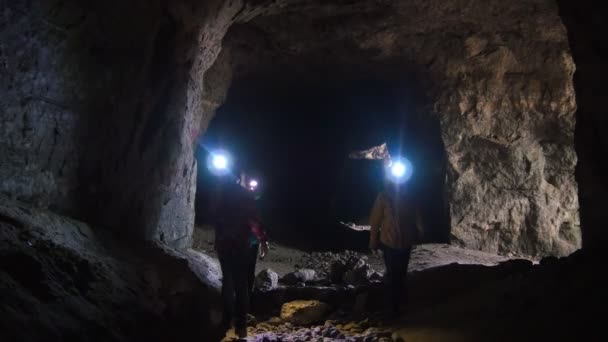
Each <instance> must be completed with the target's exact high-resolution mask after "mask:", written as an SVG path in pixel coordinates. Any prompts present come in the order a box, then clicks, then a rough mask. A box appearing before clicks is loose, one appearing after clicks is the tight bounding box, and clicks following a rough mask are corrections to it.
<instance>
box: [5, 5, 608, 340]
mask: <svg viewBox="0 0 608 342" xmlns="http://www.w3.org/2000/svg"><path fill="white" fill-rule="evenodd" d="M559 3H560V5H562V6H563V7H562V9H563V11H562V12H563V13H562V14H563V15H564V18H565V19H566V20H565V22H566V24H567V25H568V26H569V29H570V37H571V38H572V39H573V42H571V43H572V46H573V52H574V55H575V58H576V59H578V60H579V61H580V62H579V65H580V70H581V73H580V74H579V75H578V76H577V77H578V78H577V82H578V83H577V90H578V91H579V101H581V111H580V113H579V118H582V119H583V120H581V121H580V124H581V125H579V126H578V127H577V129H578V130H577V136H578V138H579V141H577V147H578V149H579V151H578V152H579V156H582V158H581V160H580V162H581V163H583V162H584V163H586V164H585V165H583V164H581V165H580V166H579V174H578V178H579V181H581V184H584V188H583V192H582V195H581V198H583V199H584V203H583V205H584V210H583V213H584V215H583V217H584V218H586V221H585V222H587V223H588V224H589V225H598V223H600V224H603V222H604V221H602V219H603V218H605V215H606V214H605V210H604V207H605V206H604V205H603V203H605V196H604V192H605V191H604V190H605V189H606V184H605V181H602V179H603V178H602V177H603V175H604V173H605V172H603V170H604V167H603V166H602V165H603V163H602V161H601V157H602V156H603V155H604V154H605V153H604V154H603V153H602V152H604V151H605V145H606V144H605V138H603V134H602V133H603V132H604V131H605V123H604V122H605V120H602V113H603V112H602V109H603V103H605V101H604V97H605V94H604V93H603V92H601V90H600V89H601V86H603V82H604V77H603V75H604V74H605V67H603V64H602V63H601V62H602V59H601V57H602V56H603V55H604V54H605V53H604V50H603V49H601V48H598V47H596V46H595V45H597V43H596V41H597V42H601V41H603V39H604V38H603V36H598V35H600V33H599V32H602V31H603V30H601V29H598V26H601V25H600V24H597V23H595V22H601V20H599V19H601V16H600V17H599V19H598V20H595V21H585V19H582V20H578V18H577V12H575V10H577V9H580V8H582V9H583V10H584V11H586V12H585V13H591V12H595V11H596V10H597V8H596V7H593V6H591V5H589V7H588V8H585V7H583V6H582V5H580V6H579V4H578V3H579V1H570V0H560V1H559ZM584 3H585V4H587V2H586V1H585V2H584ZM582 22H584V23H582ZM579 25H580V26H579ZM229 29H230V32H229ZM227 32H228V33H227ZM590 37H592V38H590ZM587 40H589V41H591V42H588V41H587ZM222 47H224V49H225V50H224V51H222ZM588 56H592V57H588ZM587 62H588V63H587ZM214 63H215V64H214ZM287 69H290V70H294V71H296V72H300V74H302V73H309V72H311V71H314V72H312V73H313V74H314V73H317V74H318V73H319V72H321V73H323V72H328V71H331V72H339V73H342V74H370V75H374V76H375V77H380V78H383V77H386V78H387V79H390V78H391V77H392V78H401V77H404V79H407V80H411V81H412V84H413V86H412V88H414V90H415V92H414V93H415V94H416V97H417V100H418V101H416V104H415V108H413V109H412V111H411V113H410V114H411V115H412V116H415V117H417V118H419V119H420V120H419V121H420V125H421V127H422V126H433V125H438V126H439V131H440V139H439V140H441V141H440V143H441V144H443V147H442V150H443V151H442V152H443V153H444V154H445V158H444V159H441V158H438V159H433V160H430V161H429V162H428V164H429V167H430V168H429V170H432V171H429V172H428V173H429V177H431V178H432V179H433V181H434V182H436V183H442V185H443V183H444V182H445V186H446V187H447V199H446V201H447V204H449V212H446V214H449V217H450V220H451V233H452V238H453V241H454V242H456V243H459V244H462V245H464V246H467V247H472V248H477V249H482V250H486V251H495V252H501V253H514V254H522V255H530V256H541V255H548V254H553V255H564V254H568V253H570V252H572V251H574V250H575V249H576V248H578V247H579V245H580V228H579V218H578V201H577V185H576V182H575V179H574V167H575V164H576V162H577V156H576V154H575V153H574V124H575V122H574V119H575V117H574V111H575V108H576V104H575V99H574V90H573V85H572V75H573V73H574V71H575V67H574V64H573V61H572V58H571V56H570V51H569V46H568V41H567V35H566V30H565V28H564V26H563V24H562V21H561V20H560V17H559V16H558V12H557V5H556V3H555V2H554V1H551V0H513V1H500V0H474V1H471V0H451V1H444V0H408V1H405V0H403V1H383V0H376V1H363V0H361V1H341V0H303V1H300V0H298V1H296V0H279V1H272V2H265V1H257V0H247V1H246V0H233V1H222V0H210V1H195V0H179V1H177V0H176V1H169V0H154V1H147V0H136V1H127V2H125V1H118V0H110V1H87V2H80V1H64V0H52V1H26V0H14V1H9V0H0V73H1V75H2V77H0V94H1V95H2V96H0V161H1V162H0V193H1V194H2V197H1V198H0V203H1V204H2V207H1V208H0V226H1V229H0V234H1V235H2V239H0V252H1V253H2V258H1V259H2V261H1V263H2V268H1V272H0V285H2V286H1V287H0V291H2V292H1V293H2V294H3V296H2V298H3V300H2V307H1V309H2V317H3V318H6V317H8V319H7V320H4V319H3V321H2V325H3V326H2V329H0V330H2V334H3V335H2V337H4V336H7V338H6V339H3V340H11V339H23V338H21V337H23V335H24V334H31V336H29V337H30V338H29V339H30V340H48V338H49V337H51V339H52V338H55V339H66V340H69V339H78V338H79V337H82V336H84V335H83V334H84V331H83V330H82V329H87V335H88V336H93V337H95V338H99V339H100V340H112V339H116V340H121V336H114V335H112V334H113V332H116V334H124V335H122V337H124V338H128V337H134V334H136V333H141V332H142V331H150V330H137V329H138V328H140V327H141V326H140V325H138V324H141V325H143V324H146V325H147V327H149V326H152V327H158V328H159V330H162V327H164V326H165V325H163V324H179V322H182V321H184V320H183V319H184V318H192V317H194V316H193V315H191V314H192V313H197V314H198V313H200V312H203V313H204V314H205V315H206V314H209V315H211V312H212V310H211V306H212V305H210V304H209V302H210V300H211V298H212V296H211V295H210V293H211V292H209V291H210V289H211V288H212V287H213V286H212V283H215V284H216V285H217V279H215V281H212V280H213V279H214V278H213V274H214V272H211V271H210V270H212V269H213V267H212V266H210V265H208V264H206V263H205V262H206V258H205V257H204V256H201V255H192V254H190V252H189V251H187V250H185V248H186V247H188V246H189V244H190V240H191V234H192V228H193V222H194V211H193V206H194V191H195V177H196V163H195V161H194V158H193V146H194V144H195V142H196V139H197V138H198V136H199V135H200V134H203V133H204V129H205V128H206V127H207V125H208V123H209V121H210V120H211V118H212V115H213V112H214V110H215V109H216V108H217V107H218V106H219V104H220V103H221V102H222V101H223V98H224V96H225V94H226V90H227V88H228V87H229V85H230V83H231V81H232V82H238V80H239V78H241V77H245V76H246V75H251V74H252V73H259V74H262V75H270V74H272V72H273V71H275V72H277V70H279V71H280V70H287ZM596 72H598V73H597V74H596ZM600 72H601V73H600ZM371 119H373V118H372V117H371V115H370V120H371ZM428 131H430V129H426V128H424V129H420V132H428ZM587 135H589V138H588V139H587V138H583V136H587ZM421 138H426V139H429V140H433V139H435V137H433V136H431V135H429V136H426V137H425V136H424V134H423V136H422V137H421ZM435 142H436V141H435ZM441 144H439V145H441ZM421 145H424V142H421ZM436 145H437V144H436ZM436 145H434V146H436ZM585 150H588V151H590V152H588V153H582V152H583V151H585ZM420 154H421V155H423V156H424V155H427V154H426V151H424V150H422V151H421V152H420ZM428 155H441V154H439V153H437V154H434V153H428ZM446 174H447V179H446V177H445V175H446ZM199 190H200V191H205V189H199ZM15 200H17V201H20V202H15ZM23 203H27V205H24V204H23ZM47 210H51V211H52V212H54V213H60V214H62V215H65V216H69V217H72V218H77V219H79V220H80V221H75V220H72V219H68V218H65V217H62V216H57V215H56V214H54V213H51V212H49V211H47ZM83 221H84V222H86V223H82V222H83ZM598 226H599V227H601V225H598ZM106 230H107V231H109V232H111V234H107V236H106V233H108V232H107V231H106ZM586 231H587V232H593V233H591V234H589V236H590V237H597V242H596V243H595V245H598V246H602V244H603V243H604V242H605V240H606V239H605V237H606V233H605V230H603V231H604V232H602V230H601V229H597V228H591V227H589V228H587V230H586ZM102 235H103V236H104V237H106V238H104V239H101V238H98V237H99V236H102ZM127 237H128V238H129V239H127ZM142 240H147V241H148V242H150V243H151V245H153V246H154V247H150V250H147V249H146V250H145V251H134V250H130V249H129V248H124V246H123V245H121V244H127V245H128V246H129V247H132V246H134V245H138V246H141V244H134V243H135V242H138V243H141V242H142ZM587 241H591V239H590V238H588V239H587ZM120 246H122V248H121V247H120ZM114 248H116V249H117V250H119V252H116V250H114ZM172 248H176V249H172ZM144 249H145V248H144ZM178 250H179V251H178ZM141 260H149V261H150V263H149V264H146V267H145V269H142V268H141V265H142V263H141ZM15 265H20V267H16V266H15ZM167 270H169V271H167ZM171 271H175V272H176V273H178V276H177V278H176V275H175V274H174V273H172V272H171ZM166 272H168V273H166ZM176 279H177V280H176ZM142 282H144V283H146V284H148V286H143V285H142ZM146 291H148V293H147V294H145V293H146ZM303 291H304V290H303ZM108 292H112V293H111V295H108V296H105V294H108ZM573 292H574V291H573ZM199 296H202V298H203V299H204V300H200V299H201V297H199ZM206 296H210V297H206ZM150 298H152V299H151V300H150ZM4 299H6V300H4ZM56 299H62V300H63V301H62V305H63V306H55V305H54V302H53V300H56ZM146 303H152V304H153V307H152V308H150V307H146ZM184 307H185V308H186V309H184ZM522 307H524V306H523V305H522ZM123 309H124V310H127V311H123ZM16 310H31V311H16ZM199 310H200V311H199ZM133 311H136V312H133ZM33 312H36V313H37V314H38V316H36V317H38V318H39V319H38V320H36V321H35V322H32V320H31V319H30V318H31V317H32V315H33V314H32V313H33ZM127 316H128V317H130V318H134V319H133V320H129V319H127V318H128V317H127ZM123 317H124V318H125V320H122V318H123ZM168 317H169V319H168ZM26 318H27V319H26ZM55 318H59V319H58V320H56V319H55ZM139 318H142V319H141V320H140V319H139ZM197 318H199V316H197ZM186 321H187V320H186ZM201 321H202V322H205V321H207V320H205V319H202V318H200V319H197V322H198V323H200V322H201ZM209 321H211V317H209ZM93 322H95V323H93ZM130 322H134V323H133V324H134V325H130ZM167 322H169V323H167ZM184 322H185V321H184ZM157 323H158V324H159V325H158V326H156V325H155V324H157ZM92 325H93V326H92ZM125 325H126V327H125ZM6 327H8V328H9V329H6ZM190 327H196V325H195V324H192V325H191V326H190ZM172 328H175V326H172ZM203 328H208V327H203ZM125 329H126V330H125ZM129 329H133V330H129ZM153 330H154V329H153ZM90 331H95V332H104V334H106V333H107V334H109V335H103V334H101V333H100V334H98V335H91V334H90ZM173 331H179V332H183V331H184V330H180V329H173ZM155 332H156V330H154V331H152V332H151V334H154V333H155ZM35 334H39V336H38V337H39V338H36V336H34V335H35ZM152 336H154V335H152ZM137 337H140V338H141V337H142V336H137ZM143 337H147V336H143ZM172 337H173V338H175V336H172Z"/></svg>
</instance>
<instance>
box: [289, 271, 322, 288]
mask: <svg viewBox="0 0 608 342" xmlns="http://www.w3.org/2000/svg"><path fill="white" fill-rule="evenodd" d="M316 274H317V273H316V271H315V270H310V269H301V270H297V271H295V272H290V273H287V274H286V275H284V276H283V278H281V282H282V283H284V284H287V285H297V284H298V283H306V282H311V281H313V280H315V276H316Z"/></svg>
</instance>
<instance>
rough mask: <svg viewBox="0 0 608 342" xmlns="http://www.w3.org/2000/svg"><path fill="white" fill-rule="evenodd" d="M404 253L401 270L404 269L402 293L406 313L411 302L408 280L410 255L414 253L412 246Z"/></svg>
mask: <svg viewBox="0 0 608 342" xmlns="http://www.w3.org/2000/svg"><path fill="white" fill-rule="evenodd" d="M403 253H404V255H403V258H402V261H401V270H402V273H403V274H402V276H401V282H402V285H401V294H402V296H403V298H404V301H405V308H406V312H405V313H406V314H407V307H408V304H409V293H408V281H407V269H408V266H409V264H410V256H411V254H412V247H409V248H406V249H405V250H404V251H403Z"/></svg>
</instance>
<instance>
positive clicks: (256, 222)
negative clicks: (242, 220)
mask: <svg viewBox="0 0 608 342" xmlns="http://www.w3.org/2000/svg"><path fill="white" fill-rule="evenodd" d="M247 209H248V219H249V226H250V227H251V231H252V232H253V234H254V235H255V236H256V237H257V238H258V240H259V241H260V243H265V242H266V241H267V240H268V236H267V234H266V229H264V225H263V224H262V220H261V219H260V216H259V213H258V210H257V207H256V204H255V201H249V202H248V208H247Z"/></svg>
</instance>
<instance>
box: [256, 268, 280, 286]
mask: <svg viewBox="0 0 608 342" xmlns="http://www.w3.org/2000/svg"><path fill="white" fill-rule="evenodd" d="M278 285H279V275H278V274H277V272H275V271H273V270H271V269H269V268H268V269H265V270H263V271H261V272H260V273H258V275H257V276H256V277H255V281H254V287H255V289H256V290H257V291H262V292H266V291H272V290H274V289H276V288H277V286H278Z"/></svg>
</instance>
